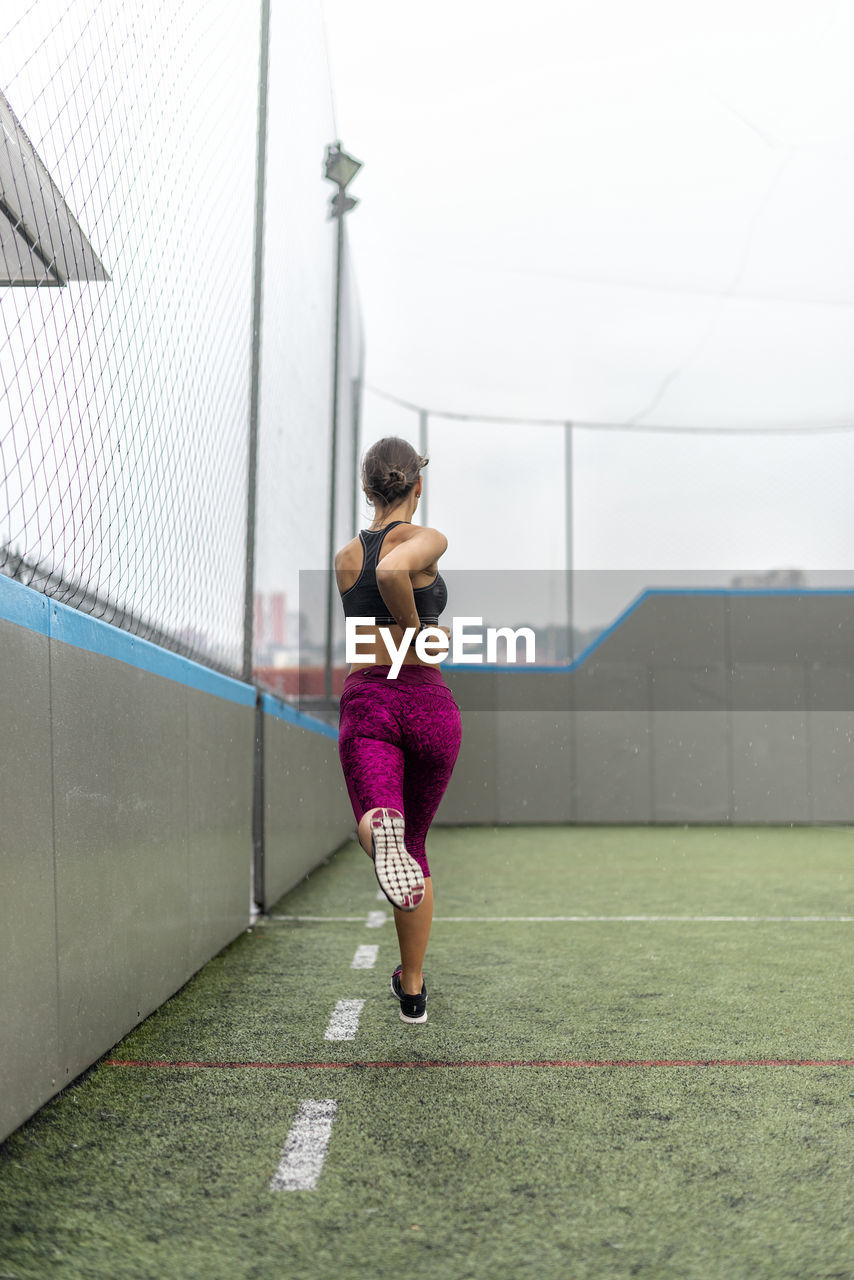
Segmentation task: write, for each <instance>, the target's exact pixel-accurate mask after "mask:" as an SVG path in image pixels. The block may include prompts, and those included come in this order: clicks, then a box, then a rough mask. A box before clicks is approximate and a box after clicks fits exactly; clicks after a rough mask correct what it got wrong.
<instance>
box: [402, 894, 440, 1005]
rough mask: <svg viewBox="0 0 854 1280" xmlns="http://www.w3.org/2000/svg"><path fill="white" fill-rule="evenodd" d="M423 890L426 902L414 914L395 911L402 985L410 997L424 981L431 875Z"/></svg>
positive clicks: (428, 936) (430, 911)
mask: <svg viewBox="0 0 854 1280" xmlns="http://www.w3.org/2000/svg"><path fill="white" fill-rule="evenodd" d="M424 890H425V891H424V900H423V902H422V903H421V905H420V906H419V907H416V908H415V910H414V911H398V909H397V907H395V909H394V924H395V928H396V929H397V941H398V945H399V946H400V963H401V964H402V966H403V970H402V972H401V975H400V985H401V986H402V987H403V989H404V991H405V992H406V993H407V995H410V996H417V995H418V994H419V992H420V991H421V984H422V982H423V981H424V972H423V969H424V956H425V954H426V952H427V943H428V942H429V940H430V926H431V925H432V923H433V881H432V880H431V879H430V877H429V876H427V877H425V880H424Z"/></svg>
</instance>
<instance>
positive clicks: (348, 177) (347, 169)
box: [323, 142, 362, 191]
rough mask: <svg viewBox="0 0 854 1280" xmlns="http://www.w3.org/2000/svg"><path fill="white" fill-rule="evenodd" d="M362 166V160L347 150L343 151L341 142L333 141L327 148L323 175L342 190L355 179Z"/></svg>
mask: <svg viewBox="0 0 854 1280" xmlns="http://www.w3.org/2000/svg"><path fill="white" fill-rule="evenodd" d="M361 167H362V162H361V160H355V159H354V158H353V156H349V155H348V154H347V152H346V151H342V150H341V143H340V142H331V143H330V144H329V146H328V147H327V148H326V168H325V169H324V174H323V176H324V177H325V178H328V179H329V181H330V182H335V183H337V184H338V186H339V187H340V188H341V190H342V191H344V190H345V189H346V187H347V186H348V185H349V184H350V183H351V182H352V181H353V179H354V178H355V176H356V174H357V173H358V172H359V170H360V169H361Z"/></svg>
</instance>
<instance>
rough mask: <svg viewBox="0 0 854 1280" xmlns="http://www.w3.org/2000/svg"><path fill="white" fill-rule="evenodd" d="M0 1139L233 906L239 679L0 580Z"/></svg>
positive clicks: (243, 874) (238, 917) (247, 837)
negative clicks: (0, 659)
mask: <svg viewBox="0 0 854 1280" xmlns="http://www.w3.org/2000/svg"><path fill="white" fill-rule="evenodd" d="M0 645H2V653H3V662H2V663H0V705H2V706H3V709H4V716H3V722H4V723H3V732H2V734H0V757H2V759H1V760H0V881H1V882H2V883H0V923H1V924H2V937H3V965H2V968H0V972H2V986H0V1020H1V1021H2V1027H3V1037H2V1065H0V1135H5V1134H6V1133H8V1132H10V1130H11V1129H13V1128H14V1127H15V1126H16V1125H18V1124H20V1123H21V1121H23V1120H24V1119H25V1118H26V1117H27V1116H28V1115H30V1114H31V1113H32V1112H33V1111H34V1110H35V1109H36V1108H37V1107H38V1106H40V1105H41V1104H42V1103H43V1102H44V1101H46V1099H47V1098H49V1097H50V1096H51V1095H52V1094H53V1093H56V1092H57V1091H58V1090H59V1089H61V1088H62V1087H63V1086H64V1085H65V1084H67V1083H68V1081H69V1080H71V1079H73V1078H74V1077H75V1076H76V1075H78V1074H79V1073H80V1072H81V1071H82V1070H84V1069H85V1068H86V1067H87V1066H89V1065H90V1063H92V1062H93V1061H94V1060H96V1059H97V1058H98V1057H99V1056H100V1055H101V1054H102V1053H103V1052H105V1051H106V1050H107V1049H109V1048H110V1047H111V1046H112V1045H114V1044H115V1043H116V1041H118V1040H119V1039H120V1038H121V1037H122V1036H123V1035H124V1034H126V1032H127V1031H129V1030H130V1028H131V1027H133V1026H134V1025H135V1024H136V1023H138V1022H139V1021H140V1020H141V1019H142V1018H144V1017H146V1016H147V1015H148V1014H149V1013H151V1012H152V1010H154V1009H156V1008H157V1007H158V1005H160V1004H162V1002H163V1001H164V1000H165V999H167V997H168V996H170V995H171V994H172V993H173V992H174V991H176V990H177V989H178V988H179V987H180V986H181V985H182V984H183V983H184V982H186V981H187V979H188V978H189V977H190V976H191V975H192V974H193V973H194V972H195V971H196V970H197V969H199V968H200V967H201V966H202V965H203V964H204V963H205V962H206V961H207V960H208V959H209V958H210V957H211V956H212V955H214V954H215V953H216V952H217V951H219V950H220V949H221V948H222V947H223V946H224V945H225V944H226V943H227V942H229V941H231V939H232V938H234V937H235V936H236V935H237V934H238V933H239V932H240V931H241V929H243V928H244V927H245V926H246V924H247V922H248V919H249V904H250V854H251V838H252V825H251V824H252V773H253V741H254V705H255V690H254V689H253V688H251V687H249V686H246V685H243V684H240V683H239V682H237V681H234V680H229V679H227V678H226V677H223V676H219V675H217V674H216V673H214V672H211V671H209V670H208V669H206V668H204V667H201V666H198V665H197V664H195V663H192V662H188V661H186V660H185V659H183V658H179V657H177V656H176V655H174V654H171V653H167V652H165V651H164V650H162V649H158V648H157V647H156V646H154V645H150V644H148V643H147V642H145V641H140V640H138V639H135V638H134V637H132V636H130V635H128V634H126V633H124V632H121V631H117V630H116V629H115V628H112V627H107V626H105V625H104V624H102V623H100V622H97V621H95V620H93V619H91V618H89V617H87V616H85V615H83V614H80V613H77V612H75V611H73V610H71V609H68V608H66V607H65V606H63V605H60V604H56V603H54V602H52V601H50V600H48V599H47V598H45V597H44V596H41V595H39V594H38V593H37V592H35V591H32V590H30V589H29V588H26V587H21V586H19V585H18V584H17V583H14V582H10V581H9V580H8V579H5V578H0Z"/></svg>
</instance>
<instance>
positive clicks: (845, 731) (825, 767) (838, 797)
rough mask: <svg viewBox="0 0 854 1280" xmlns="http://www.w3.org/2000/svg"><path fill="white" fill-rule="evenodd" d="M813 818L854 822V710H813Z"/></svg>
mask: <svg viewBox="0 0 854 1280" xmlns="http://www.w3.org/2000/svg"><path fill="white" fill-rule="evenodd" d="M809 731H810V759H809V769H810V780H809V793H810V801H811V808H810V818H811V820H812V821H814V822H845V823H848V822H854V711H843V712H835V711H812V712H810V714H809Z"/></svg>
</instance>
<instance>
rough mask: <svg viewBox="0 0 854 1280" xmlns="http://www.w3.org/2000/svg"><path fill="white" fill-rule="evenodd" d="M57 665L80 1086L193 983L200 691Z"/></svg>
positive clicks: (147, 677)
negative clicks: (195, 728) (192, 693)
mask: <svg viewBox="0 0 854 1280" xmlns="http://www.w3.org/2000/svg"><path fill="white" fill-rule="evenodd" d="M51 659H52V671H53V679H52V691H53V735H54V779H55V805H56V884H57V903H58V920H57V925H58V939H59V974H60V1039H61V1050H62V1055H63V1059H64V1062H65V1073H66V1076H67V1077H68V1078H71V1077H73V1076H75V1075H77V1074H78V1073H79V1072H80V1071H82V1070H83V1069H84V1068H85V1067H86V1066H88V1064H89V1063H90V1062H91V1061H92V1060H93V1058H94V1057H96V1056H97V1055H98V1054H99V1053H101V1052H103V1051H104V1050H106V1049H108V1048H110V1046H111V1045H113V1044H115V1042H116V1041H117V1040H118V1039H119V1038H120V1037H121V1036H122V1035H123V1034H124V1033H125V1032H126V1031H127V1030H128V1029H129V1028H130V1027H132V1026H133V1025H134V1024H135V1023H136V1022H138V1021H139V1020H140V1019H141V1018H143V1017H145V1016H146V1015H147V1014H148V1013H150V1012H151V1011H152V1010H153V1009H156V1008H157V1006H158V1005H159V1004H161V1003H162V1002H163V1001H164V1000H165V999H166V998H167V997H168V996H170V995H171V994H172V992H173V991H175V990H176V988H177V987H178V986H180V985H181V983H182V982H184V981H186V979H187V978H188V977H189V975H190V967H189V944H188V902H189V859H188V852H187V812H188V789H187V782H188V780H187V751H186V743H187V690H186V688H185V687H184V686H182V685H178V684H176V683H174V682H173V681H170V680H164V679H162V678H161V677H159V676H155V675H152V674H150V673H149V672H147V671H142V670H139V669H136V668H134V667H131V666H128V665H127V664H126V663H123V662H119V661H117V660H115V659H112V658H106V657H101V656H99V655H95V654H92V653H89V652H87V651H86V650H84V649H78V648H75V647H74V646H72V645H69V644H63V643H61V642H58V641H51ZM81 744H85V749H81Z"/></svg>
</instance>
